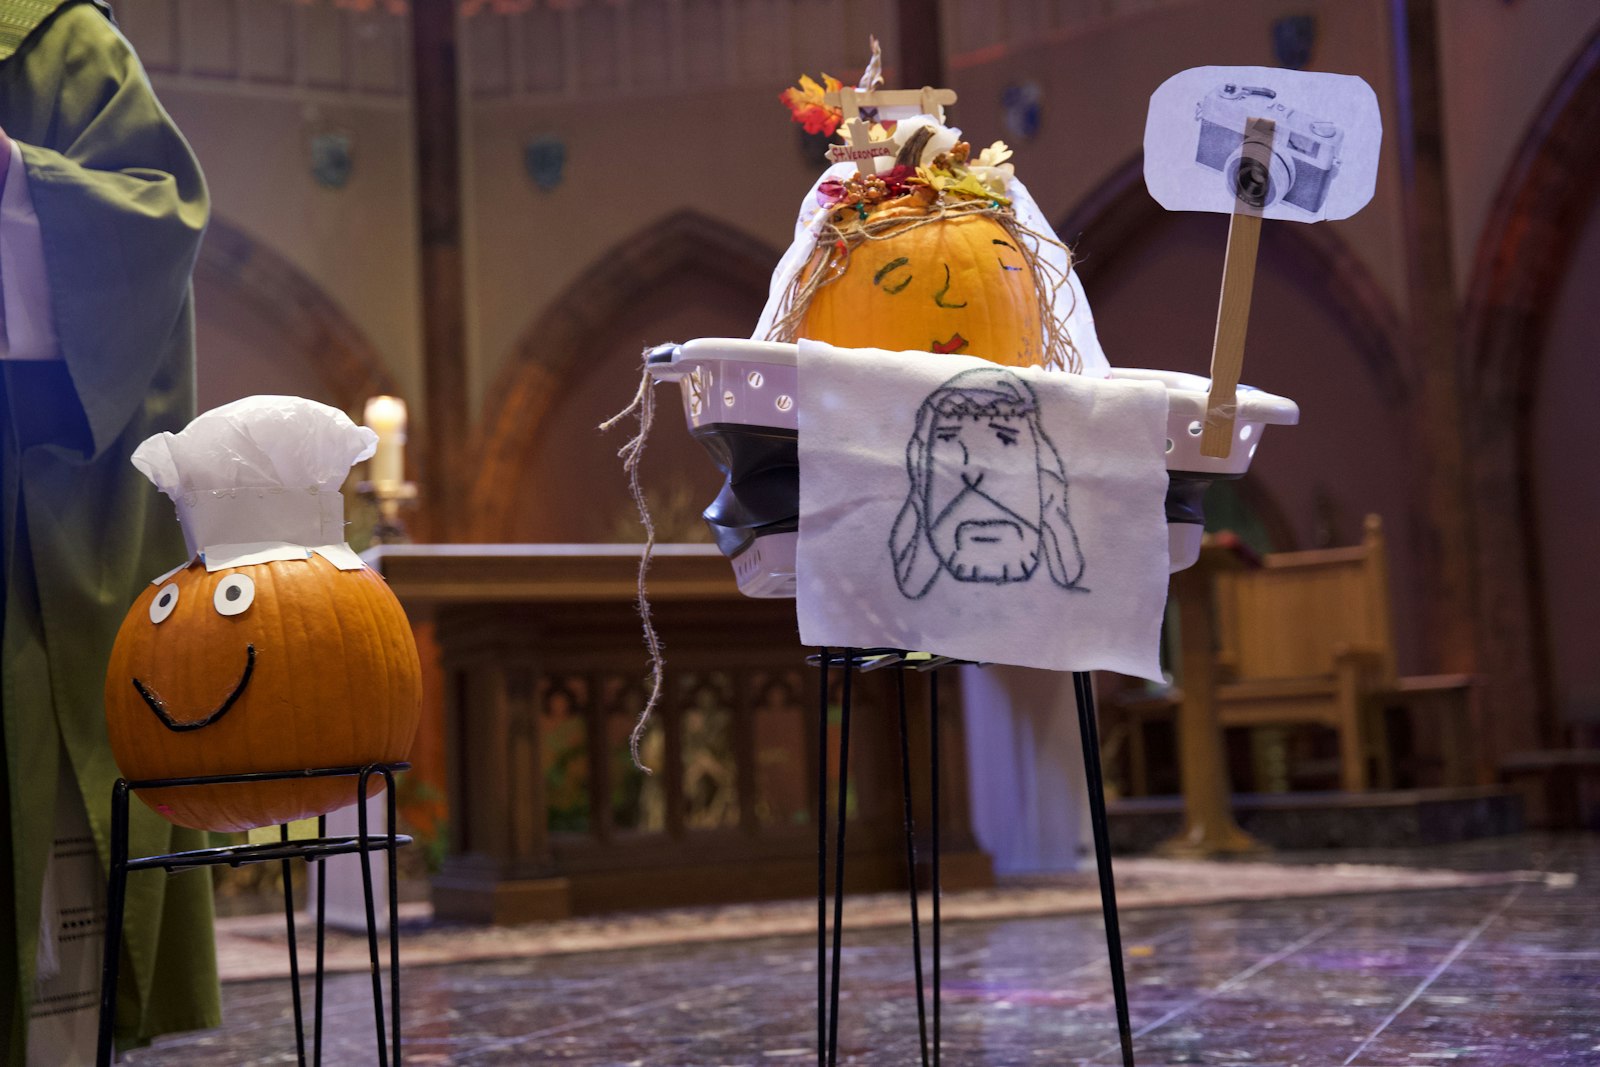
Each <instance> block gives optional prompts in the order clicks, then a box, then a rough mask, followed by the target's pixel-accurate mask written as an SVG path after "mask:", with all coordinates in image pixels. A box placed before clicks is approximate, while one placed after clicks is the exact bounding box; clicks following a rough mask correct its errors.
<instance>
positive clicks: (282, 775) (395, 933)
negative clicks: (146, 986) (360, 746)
mask: <svg viewBox="0 0 1600 1067" xmlns="http://www.w3.org/2000/svg"><path fill="white" fill-rule="evenodd" d="M410 766H411V765H410V764H409V763H372V764H368V765H366V766H364V767H319V768H315V769H312V770H303V771H270V772H263V773H258V774H224V775H213V776H209V777H202V778H159V779H151V780H149V781H137V782H130V781H128V780H127V779H124V778H119V779H117V783H116V785H114V786H113V787H112V790H111V873H110V878H109V880H108V884H107V888H106V943H105V962H104V965H103V967H102V969H101V974H100V1045H99V1054H98V1056H97V1057H96V1062H97V1063H98V1064H99V1067H110V1065H111V1062H112V1054H113V1029H114V1026H115V1022H116V1006H117V971H118V967H119V965H120V963H121V955H122V952H121V948H122V919H123V915H122V912H123V907H124V905H125V904H126V902H127V884H128V874H129V872H131V871H143V870H151V869H155V868H160V869H162V870H165V871H166V872H167V873H168V874H173V873H176V872H178V871H185V870H190V869H192V868H196V867H214V866H217V865H218V864H224V863H225V864H227V865H228V866H230V867H239V866H242V865H243V864H246V863H269V862H272V861H277V862H279V863H281V864H282V865H283V914H284V920H285V922H286V924H287V926H288V933H289V980H290V983H291V986H292V988H293V990H294V1029H295V1050H296V1052H297V1054H298V1063H299V1064H300V1067H305V1064H306V1044H305V1023H304V1018H303V1014H302V1010H301V1003H300V961H299V953H298V950H297V947H296V945H295V929H294V881H293V876H292V874H291V867H290V860H292V859H294V858H295V857H297V856H298V857H303V858H304V859H305V860H306V861H307V862H309V863H318V862H321V861H322V860H324V859H326V858H327V857H329V856H340V855H346V854H348V853H352V852H353V853H356V854H358V855H359V856H360V857H361V888H362V893H363V897H364V900H365V903H366V917H367V947H368V949H369V950H370V952H371V957H372V1007H373V1021H374V1025H375V1026H376V1028H377V1038H378V1060H377V1062H378V1064H379V1067H388V1063H389V1052H388V1050H389V1047H390V1045H391V1043H392V1046H393V1048H394V1063H395V1067H400V923H399V914H398V910H397V898H398V890H399V878H398V875H397V872H396V870H395V852H396V850H397V849H398V848H399V847H400V846H401V845H409V844H410V843H411V838H410V837H409V836H407V835H405V834H397V833H395V795H394V772H395V771H403V770H406V769H408V768H409V767H410ZM374 775H376V776H378V777H381V778H382V779H383V781H384V795H385V798H386V800H387V803H388V816H389V818H388V832H387V833H385V834H381V835H376V836H375V835H373V834H370V833H369V832H368V825H367V805H366V799H367V789H368V786H369V784H370V782H371V780H372V778H373V776H374ZM334 777H353V778H355V779H356V784H355V790H356V798H357V804H356V812H357V831H358V832H357V833H356V835H355V836H353V837H351V836H342V837H328V836H327V816H322V817H320V818H318V820H317V836H316V837H314V838H310V839H307V840H300V841H291V840H290V839H289V827H288V826H287V825H284V826H281V827H280V828H279V833H278V841H277V842H276V843H271V844H258V845H230V846H228V847H226V848H206V849H195V850H193V851H189V852H173V853H168V854H165V855H160V856H140V857H135V858H132V859H130V858H129V856H128V797H129V793H130V792H131V791H133V790H138V789H167V788H174V787H182V786H196V785H236V784H242V783H249V782H274V781H287V780H293V779H300V778H334ZM375 851H377V852H387V853H388V854H389V1000H390V1013H389V1033H388V1034H386V1033H385V1028H384V1011H383V982H382V966H381V964H380V963H379V960H378V929H377V906H376V904H375V903H374V901H373V889H372V884H373V883H372V853H373V852H375ZM326 890H327V880H326V879H325V878H319V879H317V969H316V977H315V990H316V992H315V998H316V999H315V1008H314V1015H313V1018H314V1023H313V1027H314V1030H313V1036H312V1056H313V1059H312V1061H311V1062H312V1063H313V1064H316V1065H318V1067H320V1064H321V1063H322V987H323V957H324V934H325V914H326V909H325V907H324V905H325V904H326V901H327V893H326Z"/></svg>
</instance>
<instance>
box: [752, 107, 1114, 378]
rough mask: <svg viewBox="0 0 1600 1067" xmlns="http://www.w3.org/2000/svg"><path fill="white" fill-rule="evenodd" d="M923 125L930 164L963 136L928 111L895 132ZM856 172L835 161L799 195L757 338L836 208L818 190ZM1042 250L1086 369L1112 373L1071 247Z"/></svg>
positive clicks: (1025, 210) (1008, 188)
mask: <svg viewBox="0 0 1600 1067" xmlns="http://www.w3.org/2000/svg"><path fill="white" fill-rule="evenodd" d="M923 127H928V128H930V129H931V130H932V136H931V137H930V138H929V139H928V141H927V143H926V145H925V146H924V147H923V150H922V159H921V160H920V162H921V163H923V164H927V163H928V162H929V161H931V160H932V159H933V158H934V157H935V156H937V155H938V154H939V153H940V152H945V151H948V150H949V149H950V147H951V146H952V145H954V144H955V143H956V142H957V141H959V140H960V139H961V130H960V129H958V128H956V127H954V126H945V125H943V124H941V123H939V122H938V121H937V120H935V119H933V118H932V117H930V116H927V115H920V116H918V117H916V118H913V119H904V120H901V121H900V122H899V123H897V124H896V126H895V130H894V133H893V134H892V137H893V139H894V141H895V143H896V144H897V145H898V144H904V143H905V142H906V141H907V139H909V138H910V137H912V136H913V135H914V134H915V133H916V132H917V131H918V130H920V129H922V128H923ZM893 164H894V160H893V158H891V157H887V156H885V157H879V158H878V159H877V160H875V161H874V166H875V167H876V168H877V169H878V170H879V171H880V172H882V171H884V170H886V169H888V168H889V167H891V166H893ZM997 169H998V170H999V171H1000V172H1001V173H1002V174H1003V175H1004V178H1005V195H1006V197H1007V198H1008V199H1010V201H1011V208H1012V210H1013V211H1014V212H1015V213H1016V217H1017V221H1018V222H1019V223H1021V224H1022V225H1023V226H1025V227H1026V228H1027V229H1029V230H1031V231H1033V232H1034V233H1039V234H1047V235H1049V236H1050V237H1052V238H1053V237H1055V229H1054V227H1052V226H1051V225H1050V220H1048V219H1047V218H1045V216H1044V212H1042V211H1040V210H1039V205H1038V204H1036V203H1035V202H1034V200H1033V197H1032V196H1031V195H1030V194H1029V192H1028V189H1027V186H1025V185H1023V184H1022V182H1020V181H1018V180H1017V177H1016V174H1015V172H1014V171H1013V170H1012V167H1011V165H1010V164H1009V163H1007V164H1004V165H1003V167H1001V168H997ZM854 173H856V165H855V164H854V163H850V162H844V163H835V164H833V165H832V166H831V167H829V168H828V169H827V170H826V171H824V172H823V174H822V176H821V177H820V178H818V179H817V181H816V184H814V185H813V186H812V187H811V189H810V191H809V192H807V193H806V196H805V199H804V200H802V201H800V212H799V217H798V218H796V219H795V226H794V242H793V243H792V244H790V246H789V250H788V251H787V252H785V253H784V255H783V258H782V259H780V260H779V261H778V266H777V269H776V270H774V271H773V272H772V286H771V289H770V290H769V291H768V294H767V304H766V307H764V308H763V309H762V311H761V318H760V319H759V320H758V321H757V323H756V328H755V331H754V332H753V333H752V334H751V335H750V336H751V337H754V338H755V339H757V340H766V339H769V338H770V336H771V334H772V330H773V327H774V325H775V324H776V323H777V321H778V319H779V317H780V315H781V314H782V313H783V304H784V300H785V298H786V294H787V293H788V292H789V289H790V286H791V284H792V283H793V282H794V279H795V276H796V275H798V274H799V273H800V272H801V271H802V270H804V269H805V266H806V263H807V262H809V261H810V259H811V254H812V252H814V251H815V250H816V247H817V234H818V233H819V231H820V230H821V228H822V226H823V224H824V223H825V222H826V221H827V220H828V216H829V215H830V214H831V209H830V208H828V207H824V206H823V205H822V204H821V203H820V202H819V201H818V198H817V194H818V191H819V190H820V189H821V188H822V186H823V184H824V183H826V182H830V181H842V180H843V179H845V178H848V177H849V176H850V175H852V174H854ZM1038 255H1039V257H1040V259H1042V260H1043V261H1044V262H1045V264H1046V265H1047V266H1049V267H1050V268H1052V270H1053V271H1054V272H1059V273H1064V274H1066V276H1067V284H1065V285H1062V286H1061V287H1060V288H1059V289H1058V290H1057V292H1056V297H1055V308H1054V310H1055V315H1056V319H1057V321H1059V322H1060V323H1062V324H1063V325H1064V326H1065V328H1066V333H1067V336H1068V337H1070V338H1071V339H1072V344H1073V346H1074V347H1075V348H1077V350H1078V355H1079V357H1080V358H1081V359H1082V361H1083V370H1082V373H1083V374H1086V375H1088V376H1090V377H1094V378H1104V377H1107V376H1108V375H1110V373H1111V365H1110V363H1108V362H1107V360H1106V354H1105V351H1104V350H1103V349H1102V348H1101V347H1100V338H1099V336H1098V335H1097V334H1096V333H1095V328H1094V313H1093V312H1092V311H1090V310H1089V298H1088V297H1087V296H1086V295H1084V292H1083V284H1082V283H1081V282H1079V281H1078V274H1077V272H1076V271H1074V270H1072V269H1071V262H1070V258H1069V256H1068V254H1067V251H1066V248H1065V247H1064V246H1062V245H1059V244H1052V243H1050V242H1045V241H1041V242H1039V245H1038Z"/></svg>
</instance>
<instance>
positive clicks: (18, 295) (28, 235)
mask: <svg viewBox="0 0 1600 1067" xmlns="http://www.w3.org/2000/svg"><path fill="white" fill-rule="evenodd" d="M0 324H3V325H4V327H5V330H4V332H5V336H4V337H3V338H0V359H31V360H41V359H60V358H61V346H60V345H59V343H58V342H57V340H56V328H55V322H54V320H52V319H51V317H50V283H49V281H48V280H47V279H46V278H45V273H44V240H43V238H42V237H41V235H40V233H39V216H38V215H36V214H34V211H33V198H32V197H31V196H30V195H29V194H28V173H27V168H26V167H25V166H24V165H23V161H22V149H21V148H20V147H18V145H17V142H15V141H12V142H11V167H10V169H9V170H8V171H7V172H6V184H5V192H4V193H0Z"/></svg>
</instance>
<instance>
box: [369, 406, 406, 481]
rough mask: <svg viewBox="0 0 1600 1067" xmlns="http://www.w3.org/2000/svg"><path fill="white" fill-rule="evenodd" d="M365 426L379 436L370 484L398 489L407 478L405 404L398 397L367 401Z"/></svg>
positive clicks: (370, 472) (373, 458)
mask: <svg viewBox="0 0 1600 1067" xmlns="http://www.w3.org/2000/svg"><path fill="white" fill-rule="evenodd" d="M366 423H367V426H368V427H370V428H371V429H372V430H373V431H374V432H375V433H377V435H378V450H377V451H376V452H374V453H373V454H372V461H371V464H370V465H369V466H368V468H367V480H368V481H370V482H372V483H373V484H374V485H386V486H393V485H399V484H400V483H401V482H402V481H404V480H405V476H406V458H405V451H406V402H405V401H404V400H401V399H400V398H399V397H397V396H375V397H373V398H372V399H371V400H368V401H367V411H366Z"/></svg>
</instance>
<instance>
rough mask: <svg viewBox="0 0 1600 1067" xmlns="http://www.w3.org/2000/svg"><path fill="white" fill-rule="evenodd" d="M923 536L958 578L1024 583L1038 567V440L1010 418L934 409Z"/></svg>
mask: <svg viewBox="0 0 1600 1067" xmlns="http://www.w3.org/2000/svg"><path fill="white" fill-rule="evenodd" d="M928 450H929V457H928V458H929V462H928V465H927V484H926V485H925V487H924V493H925V494H926V498H927V501H928V515H929V523H928V539H929V540H930V541H931V542H932V545H933V549H934V552H935V553H936V554H937V555H938V557H939V559H940V561H941V562H943V564H944V565H945V567H946V568H947V569H948V570H949V571H950V573H951V574H952V575H954V576H955V577H956V578H957V579H959V580H961V581H969V582H970V581H978V582H1007V581H1022V580H1024V579H1026V578H1029V577H1031V576H1032V575H1033V572H1034V571H1035V570H1037V569H1038V567H1039V477H1038V475H1039V470H1038V467H1039V463H1038V454H1039V440H1038V437H1037V436H1036V435H1035V433H1034V430H1033V426H1032V425H1031V424H1030V423H1029V422H1028V420H1027V419H1025V418H1019V417H1017V416H1015V415H1004V414H999V413H991V414H982V413H976V414H970V413H963V414H942V413H939V412H938V411H937V410H936V411H935V420H934V423H933V426H932V440H931V441H930V442H929V443H928Z"/></svg>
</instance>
